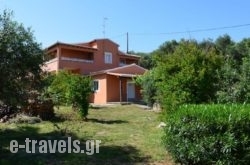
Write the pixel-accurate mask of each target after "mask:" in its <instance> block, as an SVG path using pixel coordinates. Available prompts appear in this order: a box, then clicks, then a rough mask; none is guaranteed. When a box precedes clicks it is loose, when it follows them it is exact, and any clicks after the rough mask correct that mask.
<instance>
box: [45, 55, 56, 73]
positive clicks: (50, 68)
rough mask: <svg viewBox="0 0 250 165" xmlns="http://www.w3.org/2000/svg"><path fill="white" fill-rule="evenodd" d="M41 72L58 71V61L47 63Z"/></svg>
mask: <svg viewBox="0 0 250 165" xmlns="http://www.w3.org/2000/svg"><path fill="white" fill-rule="evenodd" d="M42 69H43V70H45V71H47V72H55V71H57V70H58V59H57V58H55V59H54V60H53V61H50V62H47V63H46V64H45V65H44V66H43V67H42Z"/></svg>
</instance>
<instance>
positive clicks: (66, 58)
mask: <svg viewBox="0 0 250 165" xmlns="http://www.w3.org/2000/svg"><path fill="white" fill-rule="evenodd" d="M61 60H64V61H74V62H84V63H93V62H94V60H85V59H80V58H70V57H61Z"/></svg>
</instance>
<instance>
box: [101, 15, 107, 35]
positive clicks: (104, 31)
mask: <svg viewBox="0 0 250 165" xmlns="http://www.w3.org/2000/svg"><path fill="white" fill-rule="evenodd" d="M107 20H108V18H107V17H103V24H102V27H103V31H102V33H103V38H105V34H106V21H107Z"/></svg>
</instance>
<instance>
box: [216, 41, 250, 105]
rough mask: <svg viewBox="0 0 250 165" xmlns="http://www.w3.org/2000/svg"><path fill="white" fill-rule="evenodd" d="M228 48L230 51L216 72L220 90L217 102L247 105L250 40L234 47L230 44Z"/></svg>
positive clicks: (249, 89) (249, 78)
mask: <svg viewBox="0 0 250 165" xmlns="http://www.w3.org/2000/svg"><path fill="white" fill-rule="evenodd" d="M227 47H228V46H227ZM229 47H230V50H231V51H229V54H227V55H225V56H224V63H223V65H222V67H221V69H220V70H219V72H218V78H219V83H218V86H219V87H220V88H219V90H218V91H217V101H218V102H219V103H228V102H234V103H245V102H247V103H249V101H250V100H249V93H250V88H249V87H248V82H249V80H250V75H249V73H248V72H249V65H250V63H249V62H250V60H249V59H250V39H243V40H242V41H241V42H239V43H235V44H234V45H232V44H230V46H229ZM226 50H229V48H227V49H226ZM226 50H224V52H225V51H226ZM230 52H231V54H230Z"/></svg>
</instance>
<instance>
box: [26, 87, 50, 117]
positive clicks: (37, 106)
mask: <svg viewBox="0 0 250 165" xmlns="http://www.w3.org/2000/svg"><path fill="white" fill-rule="evenodd" d="M21 110H22V112H23V113H24V114H26V115H29V116H38V117H40V118H41V119H42V120H50V119H52V118H53V117H54V116H55V113H54V103H53V101H52V100H51V99H45V98H42V97H41V96H40V94H39V93H37V92H35V91H31V92H30V93H29V99H28V103H27V105H26V106H24V107H22V109H21Z"/></svg>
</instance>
